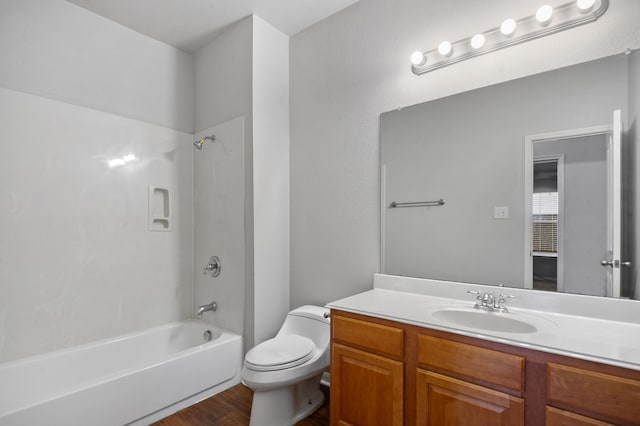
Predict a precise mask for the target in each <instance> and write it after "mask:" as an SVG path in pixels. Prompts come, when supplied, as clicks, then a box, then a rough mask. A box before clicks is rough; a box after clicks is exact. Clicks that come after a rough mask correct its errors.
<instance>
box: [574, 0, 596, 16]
mask: <svg viewBox="0 0 640 426" xmlns="http://www.w3.org/2000/svg"><path fill="white" fill-rule="evenodd" d="M595 2H596V0H578V2H577V4H578V9H580V12H582V13H587V12H588V11H590V10H591V9H592V8H593V5H594V4H595Z"/></svg>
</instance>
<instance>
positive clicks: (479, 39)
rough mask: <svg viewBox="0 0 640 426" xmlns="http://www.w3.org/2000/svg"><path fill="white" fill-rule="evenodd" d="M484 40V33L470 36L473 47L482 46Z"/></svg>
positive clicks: (478, 47)
mask: <svg viewBox="0 0 640 426" xmlns="http://www.w3.org/2000/svg"><path fill="white" fill-rule="evenodd" d="M485 41H487V39H486V38H485V37H484V35H482V34H476V35H474V36H473V37H471V47H473V48H474V49H480V48H481V47H482V46H484V43H485Z"/></svg>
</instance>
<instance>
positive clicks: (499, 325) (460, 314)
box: [431, 309, 538, 333]
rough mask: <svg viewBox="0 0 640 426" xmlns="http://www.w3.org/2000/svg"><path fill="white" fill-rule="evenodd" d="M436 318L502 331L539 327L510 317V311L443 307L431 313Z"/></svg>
mask: <svg viewBox="0 0 640 426" xmlns="http://www.w3.org/2000/svg"><path fill="white" fill-rule="evenodd" d="M431 315H432V316H433V317H434V318H437V319H439V320H443V321H446V322H449V323H452V324H456V325H461V326H464V327H471V328H477V329H480V330H489V331H498V332H502V333H535V332H536V331H538V329H537V327H536V326H535V325H533V324H530V323H529V322H525V321H521V320H519V319H516V318H513V317H510V315H511V314H509V313H500V312H487V311H481V310H468V309H441V310H438V311H435V312H433V313H432V314H431Z"/></svg>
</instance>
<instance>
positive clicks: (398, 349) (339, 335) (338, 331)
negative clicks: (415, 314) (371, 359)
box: [331, 315, 404, 358]
mask: <svg viewBox="0 0 640 426" xmlns="http://www.w3.org/2000/svg"><path fill="white" fill-rule="evenodd" d="M331 328H332V333H333V334H332V337H333V339H334V340H336V341H340V342H342V343H347V344H351V345H355V346H360V347H362V348H365V349H369V350H371V351H374V352H378V353H381V354H385V355H390V356H393V357H397V358H402V357H403V356H404V330H402V329H401V328H396V327H391V326H388V325H382V324H376V323H373V322H368V321H361V320H357V319H354V318H347V317H343V316H340V315H333V316H332V317H331Z"/></svg>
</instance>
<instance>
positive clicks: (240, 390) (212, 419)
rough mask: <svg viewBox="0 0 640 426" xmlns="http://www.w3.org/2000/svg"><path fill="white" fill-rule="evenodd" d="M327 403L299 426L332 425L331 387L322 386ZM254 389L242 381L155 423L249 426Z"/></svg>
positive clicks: (185, 425)
mask: <svg viewBox="0 0 640 426" xmlns="http://www.w3.org/2000/svg"><path fill="white" fill-rule="evenodd" d="M321 388H322V391H323V392H324V396H325V402H324V403H323V404H322V406H321V407H320V408H319V409H318V410H317V411H316V412H315V413H313V414H312V415H311V416H309V417H307V418H306V419H304V420H302V421H300V422H298V423H296V426H327V425H328V424H329V402H328V401H329V390H328V388H326V387H324V386H322V387H321ZM252 398H253V393H252V392H251V389H249V388H247V387H246V386H244V385H242V384H240V385H236V386H234V387H232V388H230V389H227V390H226V391H224V392H221V393H219V394H217V395H214V396H212V397H211V398H208V399H205V400H204V401H201V402H199V403H197V404H195V405H192V406H191V407H187V408H185V409H184V410H181V411H178V412H177V413H175V414H172V415H171V416H169V417H165V418H164V419H162V420H160V421H158V422H156V423H154V424H153V426H205V425H207V426H208V425H216V426H217V425H220V426H246V425H248V424H249V416H250V414H251V400H252Z"/></svg>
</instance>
